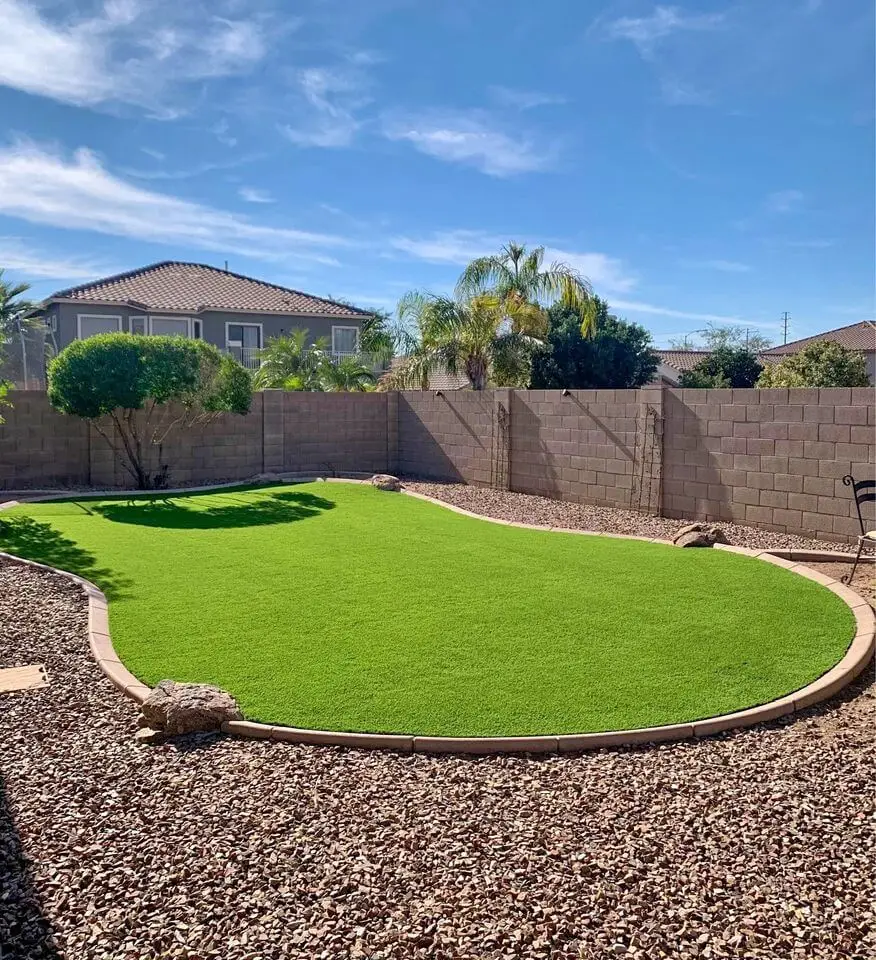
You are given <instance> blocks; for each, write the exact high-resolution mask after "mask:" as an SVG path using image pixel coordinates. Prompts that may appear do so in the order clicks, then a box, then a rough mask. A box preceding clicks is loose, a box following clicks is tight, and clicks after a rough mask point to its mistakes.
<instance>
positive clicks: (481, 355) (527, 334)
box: [381, 291, 546, 390]
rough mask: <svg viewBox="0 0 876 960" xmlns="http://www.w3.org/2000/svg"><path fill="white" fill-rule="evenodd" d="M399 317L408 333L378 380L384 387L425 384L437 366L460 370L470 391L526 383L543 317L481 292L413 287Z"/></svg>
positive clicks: (525, 304)
mask: <svg viewBox="0 0 876 960" xmlns="http://www.w3.org/2000/svg"><path fill="white" fill-rule="evenodd" d="M398 316H399V319H400V320H401V321H402V324H403V325H405V327H404V329H406V330H407V331H408V332H407V333H405V334H404V338H405V343H404V353H405V356H404V357H403V359H402V361H401V362H400V363H398V364H397V365H396V366H395V367H394V368H393V369H391V370H390V371H389V372H388V373H387V374H385V375H384V377H383V378H382V379H381V386H382V387H383V388H384V389H389V390H404V389H410V388H422V389H428V386H429V378H430V377H431V376H432V375H433V374H434V373H435V372H436V371H439V370H447V371H448V372H449V373H452V374H457V373H458V374H463V375H464V376H466V377H467V378H468V381H469V383H470V385H471V387H472V388H473V389H474V390H485V389H486V388H487V386H488V385H489V384H490V383H493V384H494V385H496V386H526V384H527V383H528V382H529V375H530V368H531V357H532V353H533V350H534V349H535V348H536V347H537V346H539V345H540V344H541V340H539V339H538V338H537V336H538V334H541V332H542V331H543V329H544V327H545V321H546V315H545V313H544V311H543V310H542V308H541V307H540V306H538V305H533V304H530V303H528V302H525V301H522V300H517V299H514V298H510V299H505V300H502V299H501V298H500V297H498V296H496V295H495V294H483V293H482V294H478V295H477V296H474V297H471V298H469V299H457V300H454V299H451V298H449V297H439V296H436V295H435V294H431V293H421V292H418V291H413V292H411V293H409V294H407V295H406V296H405V297H403V298H402V300H401V301H400V303H399V306H398Z"/></svg>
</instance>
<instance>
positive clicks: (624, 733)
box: [0, 477, 876, 754]
mask: <svg viewBox="0 0 876 960" xmlns="http://www.w3.org/2000/svg"><path fill="white" fill-rule="evenodd" d="M295 479H296V481H297V482H306V481H308V480H311V481H319V480H325V481H326V482H334V483H366V482H367V481H365V480H354V479H344V478H324V477H296V478H295ZM245 482H246V481H240V482H238V483H235V484H222V485H214V486H213V487H199V488H192V487H188V488H183V489H181V490H163V491H160V492H161V493H165V494H172V493H186V492H192V491H193V490H195V489H197V490H209V489H223V488H224V487H228V486H240V485H241V484H242V483H245ZM266 482H275V481H266ZM279 482H282V480H281V481H279ZM403 492H404V493H405V494H407V496H410V497H414V498H416V499H418V500H425V501H427V502H429V503H434V504H436V505H438V506H440V507H444V508H445V509H448V510H452V511H453V512H455V513H460V514H463V515H464V516H468V517H474V518H475V519H478V520H486V521H488V522H491V523H498V524H501V525H504V526H513V527H523V528H525V529H529V530H547V531H552V532H556V533H572V534H581V535H585V536H596V537H612V538H617V539H622V540H643V541H645V542H648V543H661V544H668V543H669V542H670V541H668V540H661V539H658V538H649V537H634V536H628V535H626V534H618V533H600V532H597V531H593V532H591V531H587V530H570V529H568V528H566V527H544V526H538V525H536V524H530V523H515V522H513V521H510V520H501V519H498V518H495V517H485V516H482V515H481V514H477V513H473V512H471V511H470V510H464V509H462V508H461V507H456V506H454V505H452V504H448V503H445V502H444V501H442V500H438V499H436V498H434V497H428V496H426V495H425V494H421V493H415V492H413V491H411V490H403ZM113 494H115V495H118V491H113ZM87 495H88V496H98V497H99V496H102V495H103V494H101V492H100V491H98V492H95V493H91V492H89V494H87ZM122 495H124V493H123V494H122ZM132 495H135V494H132ZM70 496H76V494H75V492H74V493H64V494H61V495H55V496H41V497H39V498H34V500H30V501H28V502H30V503H33V502H36V500H37V499H39V500H41V501H45V500H53V499H62V498H67V497H70ZM18 503H19V501H10V502H8V503H5V504H0V510H3V509H8V508H11V507H13V506H17V505H18ZM716 549H718V550H727V551H729V552H731V553H739V554H742V555H743V556H747V557H752V558H754V559H757V560H762V561H765V562H767V563H772V564H775V565H776V566H780V567H784V568H785V569H787V570H790V571H791V572H792V573H795V574H797V575H798V576H803V577H806V578H807V579H809V580H814V581H815V582H816V583H819V584H821V585H822V586H824V587H826V588H827V589H828V590H830V591H831V592H832V593H835V594H836V595H837V596H838V597H839V598H840V599H841V600H842V601H843V602H844V603H845V604H846V605H847V606H848V607H849V608H850V609H851V611H852V613H853V614H854V617H855V624H856V629H855V635H854V637H853V638H852V641H851V643H850V644H849V647H848V649H847V650H846V653H845V655H844V656H843V657H842V659H841V660H840V661H839V662H838V663H836V664H835V665H834V666H833V667H831V669H830V670H828V671H827V672H826V673H825V674H823V675H822V676H821V677H819V678H818V679H817V680H814V681H813V682H812V683H810V684H807V685H806V686H805V687H802V688H801V689H800V690H796V691H794V692H793V693H790V694H788V695H787V696H784V697H780V698H779V699H778V700H772V701H770V702H769V703H764V704H761V705H759V706H756V707H749V708H747V709H745V710H739V711H736V712H735V713H728V714H723V715H721V716H717V717H709V718H706V719H703V720H695V721H692V722H690V723H680V724H668V725H665V726H659V727H640V728H637V729H634V730H617V731H607V732H603V733H583V734H560V735H557V736H523V737H426V736H412V735H405V734H373V733H347V732H343V731H333V730H307V729H300V728H296V727H284V726H278V725H273V724H264V723H255V722H252V721H249V720H235V721H231V722H229V723H224V724H223V725H222V730H223V732H225V733H228V734H234V735H236V736H242V737H252V738H256V739H262V740H266V739H270V740H282V741H287V742H291V743H305V744H323V745H331V746H344V747H369V748H378V749H380V748H383V749H392V750H401V751H408V752H410V751H419V752H426V753H471V754H492V753H514V752H518V753H554V752H557V751H561V752H566V751H577V750H592V749H596V748H600V747H615V746H623V745H629V744H639V743H656V742H663V741H671V740H686V739H689V738H691V737H702V736H709V735H711V734H715V733H720V732H722V731H725V730H733V729H737V728H742V727H750V726H753V725H754V724H757V723H764V722H766V721H769V720H775V719H777V718H778V717H783V716H787V715H788V714H791V713H795V712H798V711H801V710H805V709H808V708H809V707H811V706H813V705H815V704H817V703H820V702H821V701H822V700H827V699H828V698H829V697H832V696H833V695H834V694H836V693H838V692H839V691H840V690H842V689H843V688H844V687H845V686H847V685H848V684H849V683H851V682H852V681H853V680H854V679H855V678H856V677H857V676H858V675H859V674H860V673H861V671H862V670H863V669H864V668H865V667H866V666H867V664H868V663H869V661H870V659H871V658H872V656H873V652H874V648H876V617H874V614H873V610H872V608H871V607H870V605H869V603H867V601H866V600H865V599H864V598H863V597H861V596H860V595H859V594H857V593H855V592H854V591H853V590H850V589H849V588H848V587H846V586H845V584H842V583H840V582H839V581H838V580H834V579H832V578H831V577H828V576H827V575H826V574H823V573H819V572H818V571H817V570H813V569H811V568H810V567H807V566H805V565H804V564H803V563H800V562H798V561H799V560H803V559H806V560H809V561H818V560H825V561H836V560H842V559H849V560H850V559H852V558H851V557H849V556H847V555H844V554H837V553H834V552H831V551H788V550H776V551H766V550H761V551H758V550H750V549H748V548H746V547H736V546H731V545H728V544H716ZM0 557H2V558H5V559H9V560H14V561H16V562H18V563H22V564H25V565H27V566H32V567H37V568H40V569H43V570H50V571H52V572H53V573H60V574H62V575H63V576H65V577H67V578H69V579H70V580H73V581H74V582H75V583H78V584H79V585H80V586H81V587H82V589H83V591H84V592H85V594H86V596H87V597H88V644H89V648H90V650H91V654H92V656H93V657H94V659H95V660H96V661H97V664H98V666H99V667H100V669H101V670H102V671H103V673H104V674H105V675H106V676H107V677H108V678H109V679H110V680H111V681H112V682H113V684H115V686H116V687H117V688H118V689H119V690H121V691H122V692H123V693H124V694H125V696H127V697H130V698H131V699H132V700H134V701H135V702H136V703H138V704H139V703H142V702H143V701H144V700H145V699H146V697H147V696H148V695H149V693H150V688H149V687H148V686H146V685H145V684H143V683H141V682H140V681H139V680H138V679H137V678H136V677H135V676H134V675H133V674H132V673H130V671H128V669H127V668H126V667H125V666H124V664H123V663H122V662H121V660H119V658H118V656H117V654H116V652H115V649H114V648H113V644H112V640H111V638H110V632H109V616H108V605H107V599H106V596H105V595H104V594H103V593H102V591H101V590H99V589H98V588H97V587H96V586H95V585H94V584H93V583H91V582H90V581H89V580H85V579H84V578H82V577H79V576H76V575H75V574H73V573H69V572H68V571H66V570H59V569H57V568H56V567H50V566H47V565H46V564H42V563H36V562H35V561H33V560H25V559H23V558H21V557H17V556H15V555H14V554H9V553H0Z"/></svg>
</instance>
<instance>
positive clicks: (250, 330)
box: [225, 323, 262, 370]
mask: <svg viewBox="0 0 876 960" xmlns="http://www.w3.org/2000/svg"><path fill="white" fill-rule="evenodd" d="M225 348H226V350H227V351H228V352H229V353H230V354H231V356H232V357H234V358H235V360H238V361H239V362H240V363H242V364H243V366H245V367H246V368H247V369H248V370H257V369H258V367H259V364H260V358H259V351H260V350H261V348H262V325H261V324H260V323H226V324H225Z"/></svg>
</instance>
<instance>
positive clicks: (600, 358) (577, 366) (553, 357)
mask: <svg viewBox="0 0 876 960" xmlns="http://www.w3.org/2000/svg"><path fill="white" fill-rule="evenodd" d="M594 307H595V313H596V333H595V334H594V335H593V336H592V337H585V336H583V335H582V333H581V323H580V320H579V318H578V314H577V313H576V312H575V311H574V310H570V309H568V308H567V307H562V306H554V307H551V308H550V310H549V311H548V313H549V314H550V320H551V331H550V334H549V335H548V339H547V343H546V344H545V345H544V347H543V348H542V349H540V350H538V351H537V352H536V354H535V356H534V358H533V362H532V379H531V381H530V386H531V387H532V388H533V389H536V390H558V389H562V388H566V387H568V388H569V389H573V390H586V389H592V388H594V387H603V388H628V387H640V386H642V385H643V384H645V383H648V382H649V381H650V380H652V379H653V377H654V374H655V372H656V370H657V355H656V354H655V353H654V351H653V350H652V349H651V335H650V333H648V331H647V330H646V329H645V328H644V327H641V326H639V325H638V324H636V323H627V322H625V321H624V320H619V319H618V318H617V317H615V316H613V315H612V314H610V313H609V312H608V304H607V303H606V302H605V301H604V300H602V299H601V298H600V297H594Z"/></svg>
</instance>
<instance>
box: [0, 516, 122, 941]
mask: <svg viewBox="0 0 876 960" xmlns="http://www.w3.org/2000/svg"><path fill="white" fill-rule="evenodd" d="M0 552H3V553H12V554H15V556H17V557H24V559H26V560H35V561H36V562H37V563H45V564H47V565H48V566H50V567H57V568H58V569H59V570H67V571H68V572H69V573H75V574H77V576H80V577H84V578H85V579H86V580H91V581H92V583H95V584H97V586H98V587H100V589H101V590H103V592H104V593H105V594H106V595H107V597H108V598H109V599H113V598H118V597H119V596H121V595H122V594H123V592H124V588H125V587H126V586H128V584H129V583H130V581H129V580H127V579H126V578H124V577H122V576H120V575H119V574H117V573H115V572H113V571H112V570H108V569H106V568H105V567H99V566H98V565H97V559H96V558H95V556H94V555H93V554H91V553H89V552H88V551H87V550H83V549H82V547H80V546H79V544H77V543H75V542H74V541H73V540H68V539H67V538H66V537H65V536H62V534H60V533H59V532H58V531H57V530H55V528H54V527H53V526H51V524H48V523H43V522H41V521H39V520H34V518H33V517H26V516H25V517H16V516H12V517H3V518H0ZM0 960H5V958H3V954H2V953H0Z"/></svg>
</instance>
